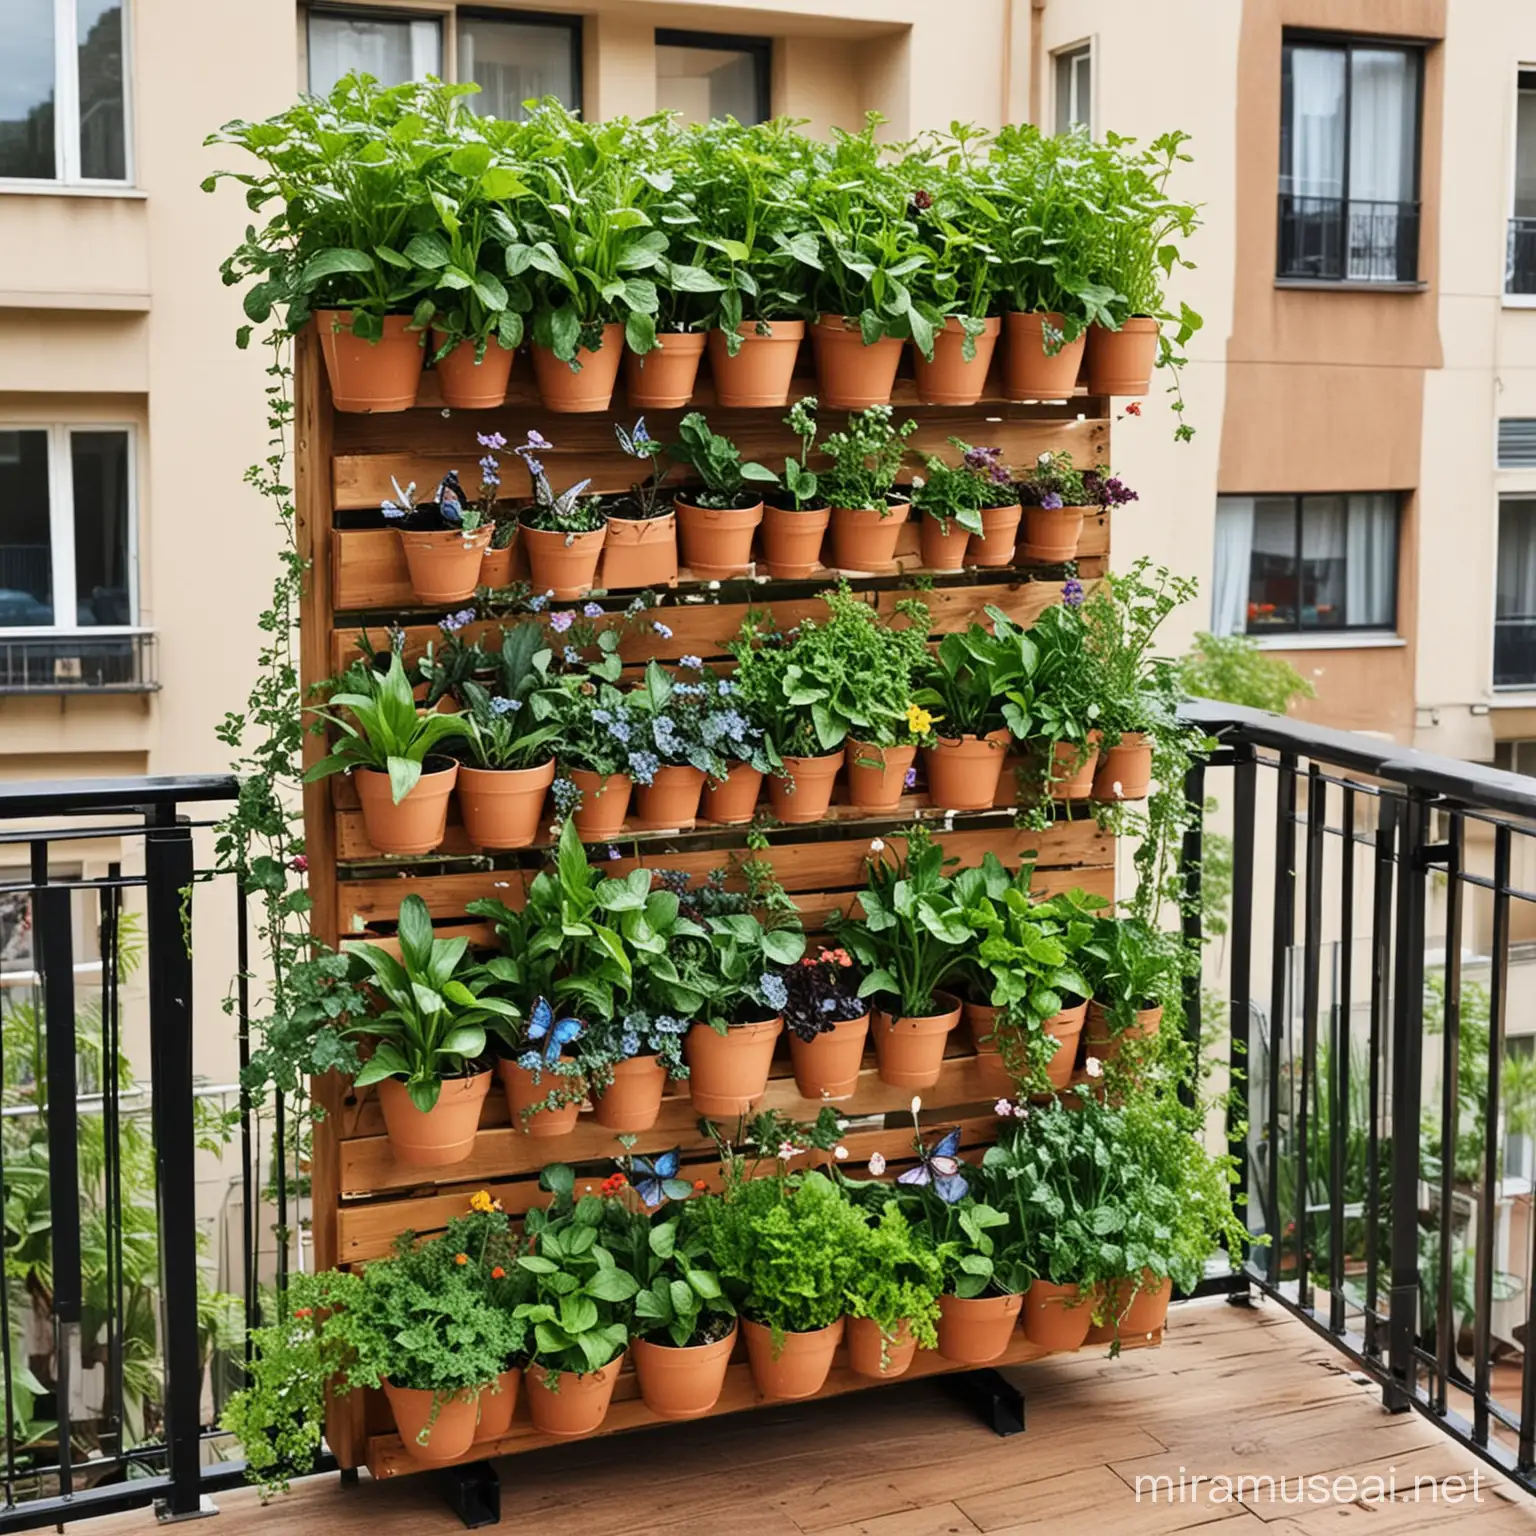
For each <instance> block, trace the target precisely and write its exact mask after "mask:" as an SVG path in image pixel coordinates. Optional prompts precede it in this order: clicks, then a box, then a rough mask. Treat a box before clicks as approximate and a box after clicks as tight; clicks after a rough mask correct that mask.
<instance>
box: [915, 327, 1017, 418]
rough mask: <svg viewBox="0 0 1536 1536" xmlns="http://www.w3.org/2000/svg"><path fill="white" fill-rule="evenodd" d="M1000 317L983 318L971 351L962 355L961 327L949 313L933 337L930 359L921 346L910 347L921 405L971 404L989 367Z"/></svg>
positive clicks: (974, 401)
mask: <svg viewBox="0 0 1536 1536" xmlns="http://www.w3.org/2000/svg"><path fill="white" fill-rule="evenodd" d="M1002 328H1003V322H1002V320H1001V319H1000V318H999V317H998V316H996V315H994V316H992V317H991V319H988V320H984V321H983V322H982V327H981V335H979V336H978V337H977V338H976V350H975V355H974V356H973V357H972V358H971V360H970V361H969V362H967V361H966V358H965V327H964V326H963V325H961V323H960V322H959V320H957V319H956V318H955V317H954V316H953V315H951V316H950V317H949V318H948V319H947V320H945V322H944V329H943V330H942V331H940V332H938V334H937V335H935V337H934V338H933V361H932V362H931V363H930V362H929V361H928V359H927V358H926V357H924V356H923V352H922V348H921V347H913V349H912V371H913V373H915V374H916V375H917V398H918V399H919V400H921V401H922V402H923V404H924V405H975V404H976V402H977V401H978V400H980V399H981V394H982V390H983V389H985V387H986V383H987V373H988V371H989V370H990V369H991V367H992V352H993V349H994V348H995V347H996V346H997V338H998V334H999V332H1001V330H1002Z"/></svg>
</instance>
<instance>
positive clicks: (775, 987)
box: [759, 971, 789, 1008]
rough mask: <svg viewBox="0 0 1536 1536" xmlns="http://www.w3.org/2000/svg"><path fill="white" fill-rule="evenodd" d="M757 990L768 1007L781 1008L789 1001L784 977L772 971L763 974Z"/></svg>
mask: <svg viewBox="0 0 1536 1536" xmlns="http://www.w3.org/2000/svg"><path fill="white" fill-rule="evenodd" d="M759 990H760V991H761V992H762V994H763V1001H764V1002H765V1003H767V1004H768V1006H769V1007H770V1008H782V1007H783V1006H784V1005H785V1003H787V1002H788V1001H789V988H788V987H786V986H785V985H784V978H783V977H782V976H776V975H775V974H774V973H773V972H772V971H769V972H767V973H766V974H765V975H764V976H763V979H762V983H761V985H760V987H759Z"/></svg>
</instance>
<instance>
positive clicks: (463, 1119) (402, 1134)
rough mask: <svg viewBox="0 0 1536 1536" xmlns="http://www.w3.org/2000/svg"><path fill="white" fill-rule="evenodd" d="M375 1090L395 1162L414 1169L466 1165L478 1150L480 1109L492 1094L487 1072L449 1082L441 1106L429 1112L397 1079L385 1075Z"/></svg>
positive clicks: (435, 1106) (443, 1093)
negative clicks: (419, 1105)
mask: <svg viewBox="0 0 1536 1536" xmlns="http://www.w3.org/2000/svg"><path fill="white" fill-rule="evenodd" d="M374 1086H375V1087H376V1088H377V1090H378V1094H379V1108H380V1109H381V1110H382V1111H383V1112H384V1129H385V1131H386V1132H387V1133H388V1135H389V1147H390V1150H391V1151H392V1152H393V1153H394V1154H395V1160H396V1161H397V1162H401V1163H409V1164H410V1165H411V1166H412V1167H413V1168H446V1167H447V1166H448V1165H449V1164H450V1163H462V1162H463V1161H464V1159H465V1158H466V1157H468V1156H469V1154H470V1153H471V1152H473V1151H474V1149H475V1132H476V1131H477V1130H479V1128H480V1106H481V1105H482V1104H484V1103H485V1096H486V1094H488V1093H489V1092H490V1091H491V1074H490V1073H489V1072H476V1073H474V1074H472V1075H471V1076H469V1077H449V1078H445V1079H444V1080H443V1086H442V1090H441V1092H439V1094H438V1096H437V1103H436V1104H434V1105H433V1106H432V1108H431V1109H429V1110H427V1111H426V1112H425V1113H423V1111H421V1110H419V1109H417V1108H416V1106H415V1105H414V1104H413V1103H412V1102H411V1096H410V1094H409V1093H407V1092H406V1089H405V1084H404V1083H403V1082H402V1081H401V1080H400V1079H399V1078H398V1077H386V1078H385V1079H384V1081H383V1082H381V1083H376V1084H375V1085H374Z"/></svg>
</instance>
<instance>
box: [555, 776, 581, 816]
mask: <svg viewBox="0 0 1536 1536" xmlns="http://www.w3.org/2000/svg"><path fill="white" fill-rule="evenodd" d="M553 793H554V796H555V806H556V809H558V810H559V812H560V814H561V815H562V816H564V815H566V814H567V813H568V812H570V811H572V810H574V809H575V807H576V806H578V805H579V804H580V803H581V791H580V790H579V789H577V787H576V785H575V784H574V783H573V782H572V781H571V780H570V779H556V780H555V783H554V790H553Z"/></svg>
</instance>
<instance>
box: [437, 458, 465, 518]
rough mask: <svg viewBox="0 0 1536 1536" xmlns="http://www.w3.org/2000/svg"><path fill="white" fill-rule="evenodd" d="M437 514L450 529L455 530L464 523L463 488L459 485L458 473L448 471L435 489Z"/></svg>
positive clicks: (452, 470)
mask: <svg viewBox="0 0 1536 1536" xmlns="http://www.w3.org/2000/svg"><path fill="white" fill-rule="evenodd" d="M433 499H434V500H435V501H436V502H437V510H438V514H439V515H440V516H441V517H442V520H443V521H444V522H445V523H447V524H448V526H449V527H450V528H457V527H458V526H459V524H461V523H462V522H463V521H464V488H463V486H461V485H460V484H459V473H458V471H457V470H455V469H450V470H449V471H448V473H447V474H446V475H444V476H443V478H442V480H441V481H440V482H439V484H438V487H437V495H436V496H435V497H434V498H433Z"/></svg>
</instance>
